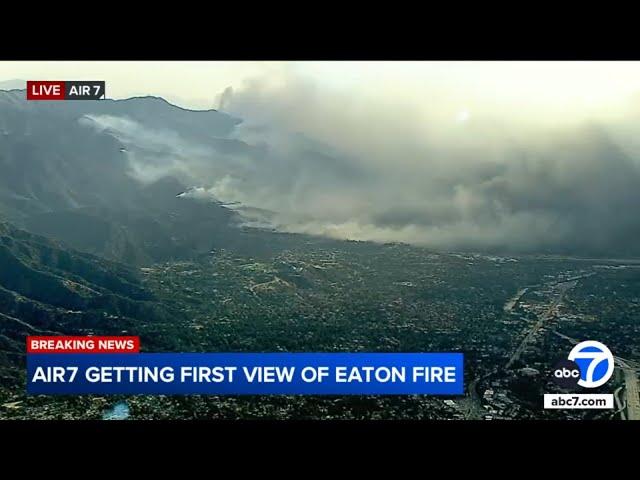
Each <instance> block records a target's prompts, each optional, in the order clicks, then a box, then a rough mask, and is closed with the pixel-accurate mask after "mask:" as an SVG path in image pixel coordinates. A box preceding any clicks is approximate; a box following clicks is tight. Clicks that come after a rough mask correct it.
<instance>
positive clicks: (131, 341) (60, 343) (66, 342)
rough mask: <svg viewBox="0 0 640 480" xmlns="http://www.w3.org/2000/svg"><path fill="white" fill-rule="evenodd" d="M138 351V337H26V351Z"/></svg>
mask: <svg viewBox="0 0 640 480" xmlns="http://www.w3.org/2000/svg"><path fill="white" fill-rule="evenodd" d="M139 351H140V337H128V336H114V337H49V336H28V337H27V353H138V352H139Z"/></svg>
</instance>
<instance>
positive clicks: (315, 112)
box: [94, 76, 640, 255]
mask: <svg viewBox="0 0 640 480" xmlns="http://www.w3.org/2000/svg"><path fill="white" fill-rule="evenodd" d="M281 80H282V79H281ZM418 100H419V103H420V104H421V105H427V107H426V108H421V109H418V108H415V106H414V105H412V104H411V103H410V102H389V101H387V102H385V101H384V100H383V99H381V98H379V99H371V98H368V97H366V96H362V97H358V95H357V94H354V92H347V91H339V90H331V89H329V88H327V87H323V86H320V85H318V84H316V83H312V82H310V81H308V80H304V79H301V78H298V77H295V76H288V77H286V78H285V79H284V81H279V82H277V83H274V82H270V81H269V79H255V80H252V81H249V82H247V83H246V84H244V85H243V86H242V87H236V88H234V89H231V88H228V89H226V90H225V91H224V92H223V94H222V95H221V96H220V98H219V103H220V105H221V107H222V106H224V109H225V111H226V112H229V113H231V114H232V115H234V116H237V117H238V118H242V119H243V123H242V124H240V125H239V126H238V127H237V128H236V129H235V131H234V132H233V134H232V136H231V137H230V138H228V139H226V141H233V142H237V143H236V144H235V145H236V146H237V148H235V149H229V148H226V149H220V148H213V147H211V146H210V145H205V144H198V143H193V142H192V141H190V140H189V139H185V138H180V139H178V138H176V137H175V136H173V137H172V136H171V135H168V134H166V132H161V133H158V132H142V131H139V130H140V129H144V126H143V125H132V124H126V123H123V122H120V123H118V122H116V121H114V119H108V118H107V119H105V118H102V119H97V120H96V119H94V120H96V121H99V122H101V123H102V124H104V125H106V124H108V125H109V127H110V128H115V129H119V130H120V131H122V132H128V133H126V134H127V135H131V136H135V137H137V138H138V139H141V138H143V139H145V140H144V141H145V142H147V143H149V144H153V145H154V146H153V149H154V150H155V151H163V152H165V153H166V152H169V153H168V154H167V160H166V162H164V163H163V164H162V166H163V168H165V169H166V172H163V173H167V172H181V174H183V175H191V177H192V181H193V182H197V186H198V187H201V188H202V189H203V190H198V194H199V195H201V196H203V197H205V196H206V195H205V192H207V194H210V195H211V196H212V197H214V198H216V199H220V200H221V201H239V202H242V204H243V205H246V206H248V207H258V208H260V209H264V210H268V211H271V212H274V214H273V216H272V217H271V221H272V222H273V223H275V224H276V225H277V227H278V228H280V229H282V230H286V231H294V232H306V233H317V234H325V235H332V236H336V237H339V238H351V239H363V240H376V241H403V242H409V243H415V244H420V245H426V246H430V247H435V248H440V249H447V250H453V249H488V250H495V251H518V252H554V253H575V254H598V255H619V254H631V253H634V252H635V253H636V254H637V253H639V251H640V249H638V247H637V245H636V244H637V240H636V239H637V238H638V236H639V235H640V217H638V215H637V214H636V213H635V209H636V208H637V205H639V204H640V163H639V158H640V157H639V155H638V150H639V149H638V143H637V140H635V139H636V138H640V137H639V136H638V134H639V133H640V115H638V113H637V111H634V109H633V108H632V105H630V106H629V110H628V111H627V112H626V113H625V115H623V116H618V117H616V118H617V119H616V120H611V119H609V120H605V119H604V118H600V119H599V118H597V117H592V118H588V117H586V116H585V117H582V118H575V119H573V120H572V121H562V122H554V121H540V117H541V115H540V112H537V115H538V118H535V119H533V118H527V115H526V111H514V112H513V115H510V114H509V112H506V113H505V111H504V110H501V113H497V112H491V111H490V110H487V109H484V110H480V111H477V112H475V111H467V110H465V109H461V110H460V111H450V109H448V107H447V105H446V102H445V101H444V100H442V99H440V98H437V96H436V95H434V97H433V98H428V99H425V98H420V99H416V101H418ZM542 114H544V112H542ZM542 116H543V115H542ZM551 120H553V119H551ZM134 131H135V133H133V132H134ZM123 135H125V133H123ZM138 141H140V140H138ZM157 142H160V143H161V144H163V145H164V147H159V146H158V145H157ZM634 142H635V143H634ZM154 158H155V157H154ZM169 158H170V160H169ZM134 166H135V168H134V170H135V172H136V174H137V175H139V176H141V177H144V176H145V172H146V171H150V172H155V173H158V168H159V166H158V165H153V164H150V163H149V162H148V161H147V162H137V163H134ZM153 169H155V170H153ZM160 170H162V169H160Z"/></svg>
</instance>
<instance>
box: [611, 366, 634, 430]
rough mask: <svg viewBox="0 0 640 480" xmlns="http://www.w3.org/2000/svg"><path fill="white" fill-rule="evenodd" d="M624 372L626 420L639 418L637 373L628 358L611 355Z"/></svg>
mask: <svg viewBox="0 0 640 480" xmlns="http://www.w3.org/2000/svg"><path fill="white" fill-rule="evenodd" d="M613 358H614V359H615V362H616V364H617V365H618V366H619V367H620V368H621V369H622V372H623V373H624V399H625V403H626V404H627V420H640V396H639V395H638V393H639V392H638V375H637V374H636V369H635V368H634V367H633V366H632V365H630V364H629V361H628V360H625V359H624V358H620V357H615V356H614V357H613Z"/></svg>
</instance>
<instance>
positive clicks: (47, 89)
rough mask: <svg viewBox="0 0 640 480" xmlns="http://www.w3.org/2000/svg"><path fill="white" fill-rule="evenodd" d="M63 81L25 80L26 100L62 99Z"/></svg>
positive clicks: (63, 92) (63, 93)
mask: <svg viewBox="0 0 640 480" xmlns="http://www.w3.org/2000/svg"><path fill="white" fill-rule="evenodd" d="M64 99H65V82H54V81H42V80H39V81H33V80H29V81H27V100H64Z"/></svg>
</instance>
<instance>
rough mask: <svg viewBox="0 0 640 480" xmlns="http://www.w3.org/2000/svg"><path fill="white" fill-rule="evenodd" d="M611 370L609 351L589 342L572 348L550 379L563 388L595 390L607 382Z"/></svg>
mask: <svg viewBox="0 0 640 480" xmlns="http://www.w3.org/2000/svg"><path fill="white" fill-rule="evenodd" d="M613 368H614V359H613V354H612V353H611V351H610V350H609V349H608V348H607V347H606V346H605V345H604V344H602V343H600V342H596V341H593V340H589V341H586V342H581V343H579V344H577V345H576V346H575V347H573V349H572V350H571V352H569V357H568V359H566V360H565V359H563V360H560V361H559V362H557V363H556V365H555V366H554V368H553V371H552V373H551V378H552V380H553V381H554V382H555V383H556V384H558V385H559V386H561V387H563V388H575V387H576V385H578V386H581V387H584V388H597V387H599V386H601V385H604V384H605V383H607V381H609V379H610V378H611V375H613Z"/></svg>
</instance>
